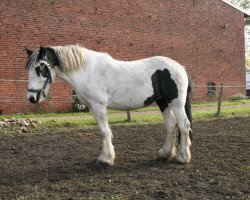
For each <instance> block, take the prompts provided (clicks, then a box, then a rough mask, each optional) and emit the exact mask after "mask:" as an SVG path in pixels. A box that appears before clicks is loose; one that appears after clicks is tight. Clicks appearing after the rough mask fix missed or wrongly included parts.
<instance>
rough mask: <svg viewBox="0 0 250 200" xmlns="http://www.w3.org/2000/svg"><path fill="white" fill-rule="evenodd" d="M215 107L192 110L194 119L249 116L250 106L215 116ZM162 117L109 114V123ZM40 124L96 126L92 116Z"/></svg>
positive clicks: (150, 121) (155, 121) (147, 121)
mask: <svg viewBox="0 0 250 200" xmlns="http://www.w3.org/2000/svg"><path fill="white" fill-rule="evenodd" d="M215 113H216V109H211V110H205V111H204V110H202V111H195V112H193V114H192V115H193V120H194V121H203V120H212V119H216V118H226V117H245V116H250V107H245V108H228V109H225V110H223V109H222V112H221V114H220V115H219V116H218V117H216V116H215ZM162 122H163V119H162V116H161V114H160V112H159V113H150V114H145V115H143V114H134V115H133V114H132V122H128V121H127V117H126V114H124V113H123V114H121V115H109V124H110V125H111V126H119V125H123V126H124V125H149V124H159V123H162ZM42 124H43V125H44V126H46V127H48V128H53V127H57V128H69V127H71V128H73V127H74V128H86V129H88V128H94V127H96V126H97V125H96V122H95V120H94V119H93V118H84V119H68V120H48V121H44V122H42Z"/></svg>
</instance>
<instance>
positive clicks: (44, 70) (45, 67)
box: [41, 65, 48, 77]
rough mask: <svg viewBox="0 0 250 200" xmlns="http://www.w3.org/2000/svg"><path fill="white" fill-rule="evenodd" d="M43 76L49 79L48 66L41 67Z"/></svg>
mask: <svg viewBox="0 0 250 200" xmlns="http://www.w3.org/2000/svg"><path fill="white" fill-rule="evenodd" d="M41 74H42V76H43V77H47V76H48V67H47V66H46V65H44V66H43V67H41Z"/></svg>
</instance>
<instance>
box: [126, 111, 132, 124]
mask: <svg viewBox="0 0 250 200" xmlns="http://www.w3.org/2000/svg"><path fill="white" fill-rule="evenodd" d="M127 119H128V122H132V115H131V111H130V110H128V111H127Z"/></svg>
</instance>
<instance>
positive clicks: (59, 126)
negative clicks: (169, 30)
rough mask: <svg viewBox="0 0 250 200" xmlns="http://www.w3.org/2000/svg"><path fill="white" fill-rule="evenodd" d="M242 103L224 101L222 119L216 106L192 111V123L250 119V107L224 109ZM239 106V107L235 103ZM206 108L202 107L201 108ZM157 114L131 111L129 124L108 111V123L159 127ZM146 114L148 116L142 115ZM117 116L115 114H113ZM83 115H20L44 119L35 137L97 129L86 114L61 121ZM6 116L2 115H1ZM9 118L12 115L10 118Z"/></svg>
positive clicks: (123, 115)
mask: <svg viewBox="0 0 250 200" xmlns="http://www.w3.org/2000/svg"><path fill="white" fill-rule="evenodd" d="M239 102H240V104H241V105H242V104H246V102H247V103H249V102H250V101H249V100H248V101H245V100H244V101H242V100H241V101H237V102H223V104H222V109H221V110H222V111H221V113H220V115H219V116H217V117H216V116H215V113H216V111H217V108H216V107H209V109H200V110H196V111H193V112H192V115H193V121H204V120H213V119H217V118H227V117H246V116H250V106H244V107H239V108H237V107H232V108H223V105H224V106H225V103H226V104H227V105H239ZM234 103H236V104H234ZM201 105H203V106H201ZM207 105H208V104H207V103H203V104H201V103H198V104H194V106H193V107H195V106H197V107H201V108H202V107H204V108H207V107H208V106H207ZM156 110H157V111H158V108H157V107H156V106H152V107H148V108H143V109H140V110H139V111H140V113H138V112H136V111H133V112H132V122H128V121H127V116H126V112H124V111H122V112H115V111H113V110H111V111H109V114H108V118H109V124H110V125H111V126H120V125H122V126H129V125H150V124H160V123H163V119H162V116H161V113H160V112H148V111H156ZM143 112H145V113H143ZM114 113H115V114H114ZM82 115H83V113H73V115H72V113H67V114H65V113H60V114H55V113H50V114H46V115H40V114H37V115H35V114H33V115H29V116H25V115H21V117H24V116H25V117H34V118H39V117H45V118H44V119H43V121H42V122H41V124H38V128H31V127H29V133H28V134H31V133H34V134H37V133H39V134H44V133H68V132H74V131H77V130H78V131H79V130H82V129H85V130H86V129H93V128H96V127H97V124H96V121H95V120H94V118H93V117H92V116H91V115H90V114H89V113H88V114H86V113H84V115H85V117H83V118H82V117H76V118H66V119H61V118H60V116H82ZM46 116H48V117H54V118H53V120H51V119H48V120H46ZM2 117H3V116H2ZM9 117H10V116H9ZM11 117H16V118H18V117H20V115H12V116H11ZM16 130H17V128H1V129H0V134H2V135H5V136H9V137H16V136H18V134H17V131H16Z"/></svg>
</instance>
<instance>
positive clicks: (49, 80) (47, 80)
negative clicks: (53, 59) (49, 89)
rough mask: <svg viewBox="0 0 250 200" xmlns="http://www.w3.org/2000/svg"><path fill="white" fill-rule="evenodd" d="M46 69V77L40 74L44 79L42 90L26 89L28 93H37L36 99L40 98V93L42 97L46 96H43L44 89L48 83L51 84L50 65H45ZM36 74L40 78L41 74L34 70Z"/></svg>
mask: <svg viewBox="0 0 250 200" xmlns="http://www.w3.org/2000/svg"><path fill="white" fill-rule="evenodd" d="M37 67H40V65H39V66H37ZM46 67H47V68H48V72H47V74H46V75H43V74H42V76H43V77H46V80H45V82H44V84H43V88H42V89H33V88H31V89H29V88H28V89H27V91H28V92H33V93H37V99H39V98H40V95H41V93H42V94H43V96H44V97H46V95H45V88H46V86H47V84H48V82H49V83H52V78H51V72H50V65H49V64H47V65H46ZM36 73H37V76H40V74H41V73H40V72H38V71H37V70H36Z"/></svg>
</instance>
